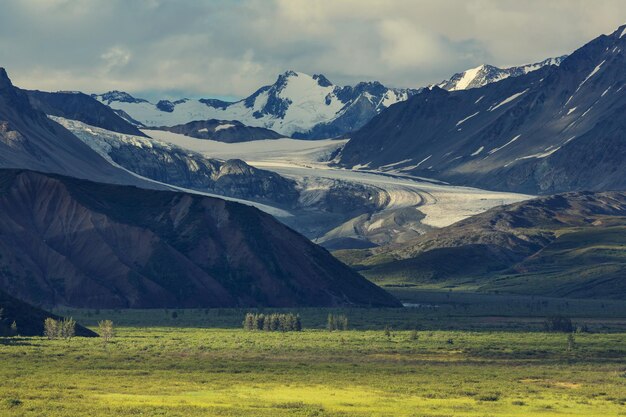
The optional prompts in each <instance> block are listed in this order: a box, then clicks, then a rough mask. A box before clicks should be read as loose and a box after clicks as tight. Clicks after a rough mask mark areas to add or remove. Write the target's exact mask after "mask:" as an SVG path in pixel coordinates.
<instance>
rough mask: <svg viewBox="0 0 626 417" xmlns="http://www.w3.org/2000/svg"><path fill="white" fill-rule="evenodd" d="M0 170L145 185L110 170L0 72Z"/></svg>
mask: <svg viewBox="0 0 626 417" xmlns="http://www.w3.org/2000/svg"><path fill="white" fill-rule="evenodd" d="M0 168H27V169H33V170H38V171H43V172H54V173H58V174H62V175H70V176H74V177H78V178H88V179H92V180H95V181H102V182H110V183H118V184H142V185H143V186H146V187H154V185H151V184H147V183H145V182H142V181H141V180H139V179H137V178H135V177H134V176H132V175H130V174H128V173H127V172H125V171H123V170H121V169H119V168H116V167H114V166H112V165H111V164H110V163H109V162H107V161H106V160H105V159H103V158H102V157H101V156H100V155H98V154H97V153H96V152H94V151H93V150H92V149H91V148H89V146H87V145H85V144H84V143H83V142H81V141H80V140H79V139H78V138H77V137H75V136H74V135H73V134H71V133H70V132H69V131H68V130H67V129H65V128H64V127H62V126H61V125H59V124H58V123H55V122H54V121H52V120H50V119H49V118H48V117H47V116H46V115H45V114H44V113H43V112H41V111H39V110H37V109H35V108H33V106H32V105H31V103H30V101H29V99H28V96H27V95H26V93H25V92H23V91H22V90H20V89H18V88H16V87H14V86H13V84H12V83H11V80H9V77H8V76H7V73H6V71H5V70H4V69H3V68H0Z"/></svg>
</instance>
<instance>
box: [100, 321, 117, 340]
mask: <svg viewBox="0 0 626 417" xmlns="http://www.w3.org/2000/svg"><path fill="white" fill-rule="evenodd" d="M98 332H99V333H100V337H101V338H102V342H103V343H104V345H105V346H106V345H107V344H108V343H109V342H110V341H111V340H112V339H113V337H114V336H115V329H114V328H113V322H112V321H111V320H102V321H99V322H98Z"/></svg>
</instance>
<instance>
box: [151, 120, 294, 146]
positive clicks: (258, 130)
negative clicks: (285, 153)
mask: <svg viewBox="0 0 626 417" xmlns="http://www.w3.org/2000/svg"><path fill="white" fill-rule="evenodd" d="M160 129H161V130H167V131H168V132H174V133H180V134H182V135H186V136H190V137H193V138H198V139H208V140H215V141H218V142H225V143H237V142H249V141H253V140H266V139H279V138H282V137H284V135H281V134H280V133H277V132H274V131H273V130H270V129H265V128H262V127H251V126H246V125H244V124H243V123H241V122H238V121H236V120H216V119H210V120H196V121H193V122H189V123H185V124H183V125H176V126H171V127H161V128H160Z"/></svg>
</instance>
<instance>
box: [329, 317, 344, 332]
mask: <svg viewBox="0 0 626 417" xmlns="http://www.w3.org/2000/svg"><path fill="white" fill-rule="evenodd" d="M326 328H327V329H328V331H331V332H332V331H334V330H344V331H345V330H348V316H346V315H345V314H340V315H334V314H328V320H327V325H326Z"/></svg>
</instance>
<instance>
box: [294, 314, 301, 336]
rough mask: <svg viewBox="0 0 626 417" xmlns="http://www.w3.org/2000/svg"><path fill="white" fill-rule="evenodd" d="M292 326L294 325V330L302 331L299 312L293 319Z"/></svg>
mask: <svg viewBox="0 0 626 417" xmlns="http://www.w3.org/2000/svg"><path fill="white" fill-rule="evenodd" d="M294 326H295V327H294V330H295V331H296V332H300V331H302V320H301V319H300V314H296V320H295V324H294Z"/></svg>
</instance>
